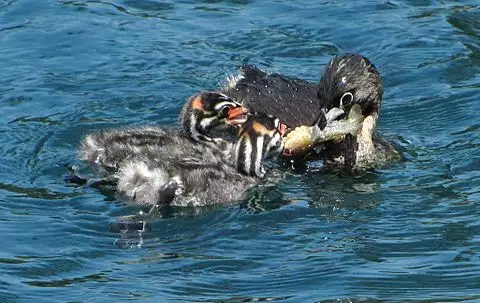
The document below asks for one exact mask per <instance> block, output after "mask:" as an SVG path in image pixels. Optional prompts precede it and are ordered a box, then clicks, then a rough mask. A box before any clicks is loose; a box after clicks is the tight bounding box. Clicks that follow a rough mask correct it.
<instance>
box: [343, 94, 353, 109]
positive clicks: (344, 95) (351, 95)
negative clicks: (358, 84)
mask: <svg viewBox="0 0 480 303" xmlns="http://www.w3.org/2000/svg"><path fill="white" fill-rule="evenodd" d="M344 98H349V99H344ZM352 101H353V94H352V93H351V92H348V93H345V94H343V96H342V97H341V98H340V107H342V106H343V103H344V102H345V103H350V102H352Z"/></svg>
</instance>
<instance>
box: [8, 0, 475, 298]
mask: <svg viewBox="0 0 480 303" xmlns="http://www.w3.org/2000/svg"><path fill="white" fill-rule="evenodd" d="M346 52H357V53H361V54H363V55H365V56H367V57H368V58H369V59H370V60H372V61H373V62H374V63H375V64H376V66H377V67H378V69H379V70H380V72H381V74H382V77H383V81H384V86H385V95H384V101H383V105H382V110H381V118H380V121H379V125H378V130H379V131H380V132H381V133H382V134H384V135H385V137H387V138H388V139H389V140H391V141H393V142H394V143H395V144H396V145H397V146H398V147H399V148H400V150H401V151H402V153H403V154H404V158H405V159H404V161H402V162H400V163H397V164H394V165H392V166H390V167H387V168H384V169H381V170H376V171H372V172H368V173H365V174H363V175H355V176H352V175H337V174H324V173H321V172H320V171H317V170H315V169H312V170H311V171H309V172H306V173H305V172H302V173H301V172H298V171H293V170H289V169H288V168H285V171H286V172H287V173H288V174H287V177H286V179H284V180H283V181H282V182H280V183H279V184H277V185H272V186H265V187H259V188H256V189H255V190H254V191H252V192H251V194H250V196H249V199H246V200H245V201H242V202H241V203H239V204H235V205H231V206H221V207H215V208H210V209H187V210H178V209H177V210H171V211H169V213H167V214H165V216H164V218H162V220H159V221H158V222H155V223H153V224H152V225H151V226H150V228H151V231H149V232H146V233H143V234H141V235H140V234H135V233H133V234H119V233H115V232H111V231H110V230H109V227H108V226H109V223H110V222H112V220H114V218H116V217H118V216H121V215H125V214H131V213H134V212H136V211H138V210H139V209H138V208H135V207H132V206H130V205H127V204H125V203H124V202H122V201H121V200H120V199H118V198H116V197H114V196H111V195H104V194H102V193H101V192H99V191H97V190H95V189H91V188H83V187H73V186H67V185H66V184H65V183H64V182H63V180H62V176H63V175H64V174H65V172H66V168H67V167H68V165H71V164H74V163H76V161H77V160H76V150H77V146H78V143H79V141H80V140H81V138H82V136H83V135H85V134H86V133H88V132H91V131H93V130H97V129H103V128H111V127H120V126H125V125H145V124H148V125H152V124H160V125H175V124H176V123H177V115H178V113H179V111H180V109H181V107H182V104H183V102H184V101H185V99H186V98H187V97H188V96H189V95H191V94H192V93H194V92H197V91H199V90H204V89H215V88H217V87H219V86H220V85H222V84H223V81H224V79H225V78H226V76H227V75H228V74H231V73H235V71H236V68H237V66H238V65H240V64H243V63H250V64H256V65H257V66H259V67H261V68H263V69H266V70H267V71H270V72H281V73H284V74H287V75H291V76H298V77H302V78H305V79H308V80H311V81H318V77H319V75H320V72H321V69H322V66H323V65H324V64H325V63H326V62H328V60H329V59H330V58H331V57H332V56H333V55H336V54H342V53H346ZM0 54H1V56H0V113H1V116H2V119H1V120H0V134H1V135H0V229H1V231H2V249H1V250H0V301H1V302H107V301H114V302H118V301H126V300H129V301H138V302H162V301H164V302H172V301H177V302H259V301H260V302H263V301H278V302H480V278H479V276H480V224H479V220H478V218H479V216H480V203H479V202H480V189H479V188H480V154H479V147H480V135H479V134H480V115H479V112H480V102H479V98H480V6H479V4H478V2H477V1H427V0H416V1H384V2H382V1H322V2H320V1H306V0H305V1H300V0H296V1H292V0H289V1H280V0H277V1H274V0H266V1H259V0H257V1H240V0H231V1H220V0H217V1H214V0H209V1H208V0H205V1H173V0H172V1H157V0H136V1H131V0H111V1H80V0H68V1H67V0H57V1H54V0H45V1H37V0H2V1H0Z"/></svg>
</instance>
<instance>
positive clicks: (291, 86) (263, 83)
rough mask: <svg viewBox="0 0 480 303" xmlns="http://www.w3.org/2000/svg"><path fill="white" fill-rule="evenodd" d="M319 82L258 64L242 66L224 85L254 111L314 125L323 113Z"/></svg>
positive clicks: (292, 124)
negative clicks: (274, 70)
mask: <svg viewBox="0 0 480 303" xmlns="http://www.w3.org/2000/svg"><path fill="white" fill-rule="evenodd" d="M317 91H318V86H317V85H316V84H313V83H311V82H308V81H305V80H302V79H298V78H293V77H285V76H282V75H280V74H276V73H274V74H267V73H265V72H263V71H261V70H259V69H258V68H256V67H254V66H249V65H246V66H242V67H241V68H240V75H238V76H236V77H232V78H231V79H230V81H229V83H228V84H227V86H226V87H225V88H224V89H223V92H224V93H225V94H226V95H228V96H229V97H231V98H233V99H235V100H236V101H238V102H240V103H242V104H243V105H244V106H246V107H247V108H248V109H249V110H250V111H255V112H263V113H268V114H271V115H273V116H276V117H277V118H279V119H280V120H281V121H283V122H284V123H285V124H286V125H288V126H289V127H297V126H300V125H312V124H313V123H314V122H315V120H316V119H317V118H318V116H319V113H320V103H319V101H318V97H317Z"/></svg>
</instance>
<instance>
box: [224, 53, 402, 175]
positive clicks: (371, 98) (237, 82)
mask: <svg viewBox="0 0 480 303" xmlns="http://www.w3.org/2000/svg"><path fill="white" fill-rule="evenodd" d="M222 91H223V92H224V93H225V94H226V95H228V96H229V97H231V98H233V99H235V100H236V101H238V102H239V103H242V104H243V105H244V106H245V107H247V108H248V109H249V111H262V112H266V113H269V114H272V115H274V116H276V117H278V118H279V119H280V120H281V121H283V122H285V123H286V124H287V125H288V127H290V128H295V127H297V126H300V125H314V124H318V125H319V126H320V127H321V128H323V127H325V125H326V119H325V114H324V113H325V112H327V111H328V110H330V109H331V108H333V107H341V108H343V109H344V110H345V112H346V114H347V115H348V111H349V110H350V108H351V106H352V105H353V104H359V105H360V106H361V108H362V113H363V115H364V116H365V117H366V118H365V121H364V122H363V127H362V129H361V131H360V133H359V135H358V136H352V135H347V136H345V139H344V140H342V141H341V142H327V143H325V144H324V148H323V150H322V151H321V153H320V154H319V155H317V152H318V151H319V150H321V149H315V150H317V152H314V151H313V150H312V152H311V154H310V156H314V158H317V159H318V158H319V157H320V158H322V159H324V160H325V163H326V164H327V165H328V166H339V167H345V168H349V169H365V168H371V167H378V166H380V165H383V164H385V163H386V162H388V161H391V160H393V159H398V158H399V155H398V153H397V152H396V151H395V149H394V148H393V146H392V145H391V144H390V143H388V142H387V141H386V140H383V139H380V138H377V137H376V135H375V134H374V131H375V126H376V122H377V119H378V114H379V110H380V105H381V100H382V95H383V86H382V82H381V79H380V74H379V73H378V71H377V69H376V68H375V66H374V65H373V64H372V63H371V62H370V61H369V60H368V59H367V58H365V57H363V56H361V55H357V54H348V55H342V56H336V57H334V58H333V59H332V60H331V61H330V62H329V63H327V64H326V65H325V68H324V71H323V73H322V76H321V79H320V82H319V84H318V85H316V84H313V83H310V82H308V81H305V80H302V79H297V78H291V77H285V76H282V75H280V74H275V73H274V74H267V73H265V72H263V71H261V70H259V69H257V68H255V67H252V66H243V67H241V69H240V75H238V76H236V77H232V78H230V79H229V82H228V84H227V86H226V87H225V88H224V89H223V90H222Z"/></svg>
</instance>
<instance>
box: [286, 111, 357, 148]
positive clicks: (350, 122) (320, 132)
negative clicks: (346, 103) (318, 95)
mask: <svg viewBox="0 0 480 303" xmlns="http://www.w3.org/2000/svg"><path fill="white" fill-rule="evenodd" d="M342 114H343V109H341V108H333V109H331V110H330V111H329V112H328V113H327V114H326V116H327V125H326V126H325V128H324V129H320V127H318V125H314V126H306V125H302V126H299V127H296V128H295V129H293V130H291V131H290V132H289V133H288V134H287V135H286V136H285V137H284V138H283V142H284V144H285V149H284V151H283V154H284V155H285V156H302V155H305V154H306V153H307V152H308V151H309V150H310V149H311V148H312V146H314V145H316V144H318V143H322V142H326V141H341V140H343V139H344V138H345V136H346V135H348V134H351V135H353V136H356V135H357V133H358V131H359V130H360V128H361V127H362V123H363V120H364V119H365V117H364V116H363V114H362V109H361V107H360V105H359V104H354V105H353V106H352V108H351V109H350V112H349V113H348V117H347V118H345V119H342V120H335V119H336V118H337V117H339V116H340V115H342ZM331 120H333V121H331Z"/></svg>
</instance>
